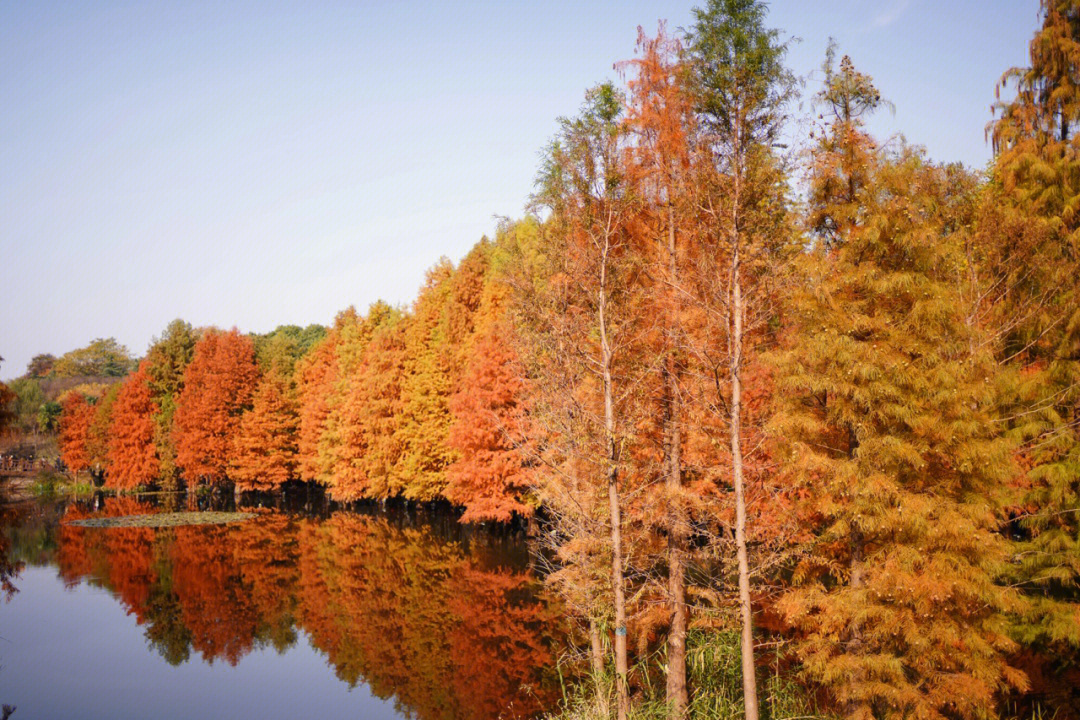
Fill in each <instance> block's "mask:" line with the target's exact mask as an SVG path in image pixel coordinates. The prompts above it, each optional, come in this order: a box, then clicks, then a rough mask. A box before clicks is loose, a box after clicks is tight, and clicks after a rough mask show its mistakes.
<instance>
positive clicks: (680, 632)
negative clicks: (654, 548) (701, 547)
mask: <svg viewBox="0 0 1080 720" xmlns="http://www.w3.org/2000/svg"><path fill="white" fill-rule="evenodd" d="M669 203H670V201H669ZM668 265H669V267H668V275H669V276H670V277H669V282H670V283H671V284H672V285H674V284H675V282H676V281H677V271H678V267H677V264H676V257H675V218H674V211H673V209H672V207H671V205H670V204H669V205H668ZM668 295H669V296H671V295H673V294H672V293H670V292H669V293H668ZM673 302H674V298H673V297H671V302H669V307H668V312H669V313H670V312H671V311H672V310H673V309H674V308H673V307H672V304H673ZM675 326H676V323H675V322H673V321H672V320H671V319H670V318H669V320H668V322H667V333H666V342H667V358H666V360H665V364H664V371H663V372H664V395H665V398H664V400H665V402H664V443H665V445H666V446H667V447H666V448H665V458H666V460H667V473H666V474H667V478H666V480H667V490H668V498H669V500H668V501H669V503H670V510H671V516H670V518H669V525H668V595H669V596H670V598H671V629H670V630H669V631H668V658H667V659H668V669H667V702H668V718H670V720H683V718H685V717H686V707H687V705H688V704H689V702H690V698H689V692H688V690H687V686H686V625H687V609H686V560H685V557H686V542H687V536H688V534H689V533H688V532H687V527H686V518H685V513H684V510H683V507H682V498H681V491H682V457H681V446H682V434H681V429H680V427H679V411H680V405H679V387H678V383H679V377H678V371H679V369H678V365H677V363H676V362H675V357H674V350H675V348H676V346H677V342H676V338H675V332H676V330H675Z"/></svg>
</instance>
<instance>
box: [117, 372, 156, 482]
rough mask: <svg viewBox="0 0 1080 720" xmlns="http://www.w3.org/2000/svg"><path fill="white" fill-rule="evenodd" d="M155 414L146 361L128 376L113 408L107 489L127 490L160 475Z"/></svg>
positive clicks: (153, 479)
mask: <svg viewBox="0 0 1080 720" xmlns="http://www.w3.org/2000/svg"><path fill="white" fill-rule="evenodd" d="M157 412H158V406H157V403H155V402H154V397H153V394H152V392H151V390H150V374H149V372H148V361H143V362H142V363H141V364H140V365H139V369H138V370H137V371H136V372H135V373H133V374H131V375H129V376H128V378H127V380H125V381H124V383H123V384H122V385H121V387H120V391H119V393H118V394H117V396H116V403H115V404H114V405H113V412H112V422H111V424H110V427H109V450H108V454H109V475H108V477H107V478H106V483H105V484H106V485H107V486H108V487H112V488H116V489H118V490H131V489H134V488H136V487H139V486H147V485H150V484H152V483H154V482H155V481H156V480H157V479H158V477H159V474H160V467H159V463H158V458H157V452H156V451H155V448H154V433H155V429H156V423H155V417H156V415H157Z"/></svg>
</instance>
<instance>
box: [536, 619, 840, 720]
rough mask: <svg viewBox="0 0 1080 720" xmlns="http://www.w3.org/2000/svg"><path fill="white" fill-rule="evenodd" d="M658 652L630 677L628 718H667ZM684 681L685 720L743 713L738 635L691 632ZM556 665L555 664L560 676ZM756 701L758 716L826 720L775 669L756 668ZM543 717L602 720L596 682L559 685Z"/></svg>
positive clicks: (607, 683) (724, 719) (609, 684)
mask: <svg viewBox="0 0 1080 720" xmlns="http://www.w3.org/2000/svg"><path fill="white" fill-rule="evenodd" d="M665 664H666V663H665V658H664V655H663V652H662V651H660V652H659V653H657V654H655V655H654V656H652V657H649V658H645V659H643V660H641V661H639V662H638V663H637V665H636V666H635V668H634V671H633V672H632V673H631V676H632V677H633V678H635V679H636V680H637V681H638V687H637V688H636V692H635V693H634V697H633V698H632V701H631V708H630V715H629V717H630V718H631V719H632V720H663V719H664V718H666V717H667V703H666V701H665V699H664V685H663V679H662V678H660V679H659V681H656V680H655V679H654V677H653V674H652V673H650V671H649V670H650V667H656V666H659V667H660V668H661V669H663V667H664V666H665ZM686 666H687V667H686V671H687V676H688V677H687V679H688V681H689V685H690V688H691V693H692V694H691V698H690V705H689V707H688V708H687V714H686V717H687V718H688V720H706V719H707V720H741V718H742V717H743V693H742V670H741V665H740V654H739V636H738V633H735V632H715V631H712V632H706V631H701V630H696V631H691V632H690V633H689V636H688V638H687V658H686ZM561 677H562V669H561V668H560V678H561ZM601 685H602V687H603V688H604V689H605V691H606V694H607V696H608V706H609V708H610V709H611V711H614V708H615V686H614V677H612V676H611V675H610V673H608V674H607V675H605V677H603V678H601ZM758 702H759V703H760V708H759V709H760V713H761V717H762V718H763V720H795V719H796V718H798V719H799V720H811V719H816V718H822V719H824V718H826V717H827V716H826V715H825V714H824V713H822V712H820V710H819V709H818V708H817V707H816V706H815V704H814V702H813V700H812V699H811V698H810V696H809V695H808V693H807V692H806V690H805V689H804V688H803V687H802V686H801V685H799V684H798V683H797V682H795V681H794V680H793V679H792V678H790V677H788V676H786V675H784V674H781V673H780V672H779V671H774V672H772V673H769V672H768V668H759V676H758ZM546 717H547V720H607V719H608V718H609V717H610V714H605V713H603V712H602V711H601V709H600V707H599V702H598V700H597V696H596V682H595V681H594V679H593V678H592V676H585V677H582V678H580V679H578V680H577V681H575V682H574V683H571V684H570V685H569V686H566V685H564V689H563V697H562V701H561V703H560V705H559V707H558V708H556V710H555V711H554V712H552V713H550V714H549V715H547V716H546Z"/></svg>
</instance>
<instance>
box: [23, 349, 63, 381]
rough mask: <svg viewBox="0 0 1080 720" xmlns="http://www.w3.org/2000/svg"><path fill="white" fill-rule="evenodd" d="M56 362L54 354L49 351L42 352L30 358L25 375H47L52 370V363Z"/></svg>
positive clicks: (34, 376) (37, 376) (33, 376)
mask: <svg viewBox="0 0 1080 720" xmlns="http://www.w3.org/2000/svg"><path fill="white" fill-rule="evenodd" d="M55 364H56V356H55V355H50V354H49V353H42V354H39V355H35V356H34V357H32V358H31V359H30V362H29V364H28V365H27V366H26V375H27V377H32V378H39V379H40V378H44V377H48V376H49V375H50V374H51V373H52V370H53V365H55Z"/></svg>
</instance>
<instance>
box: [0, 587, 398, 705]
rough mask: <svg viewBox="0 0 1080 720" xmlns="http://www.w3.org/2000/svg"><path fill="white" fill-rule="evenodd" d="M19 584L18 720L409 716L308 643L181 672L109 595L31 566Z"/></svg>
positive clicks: (12, 662) (7, 615) (11, 612)
mask: <svg viewBox="0 0 1080 720" xmlns="http://www.w3.org/2000/svg"><path fill="white" fill-rule="evenodd" d="M15 583H16V585H17V587H18V588H19V592H18V593H17V594H16V595H15V596H14V597H13V598H12V599H11V601H10V602H8V603H3V604H0V638H2V639H0V702H3V703H6V704H9V705H16V706H18V710H16V712H15V714H14V715H12V720H20V719H23V720H30V719H31V718H34V719H36V720H46V719H48V718H58V719H59V718H85V719H87V720H92V719H93V718H102V719H106V718H107V719H108V720H115V719H116V718H139V717H154V718H238V717H250V718H339V717H359V718H366V719H370V720H380V719H381V718H399V717H402V716H401V715H399V714H398V713H396V712H395V711H394V707H393V700H385V701H384V700H379V699H378V698H375V697H372V695H371V693H370V692H369V690H368V688H367V687H366V686H363V685H359V686H357V687H356V688H355V689H353V690H351V691H350V690H349V687H348V685H346V684H345V683H343V682H341V681H340V680H338V679H337V678H336V677H335V676H334V671H333V669H332V668H331V667H329V666H328V663H327V660H326V658H325V657H324V656H323V655H321V654H320V653H319V652H317V651H316V650H314V649H312V648H311V646H310V644H309V643H308V642H307V639H306V638H305V637H303V636H301V638H300V640H299V641H298V642H297V643H296V644H295V645H293V646H292V647H290V648H289V649H288V650H286V651H285V653H284V654H282V655H278V653H277V651H276V650H274V649H273V648H272V647H263V648H258V647H257V648H255V649H254V650H253V651H252V652H251V653H250V654H247V655H245V656H244V657H243V658H241V659H240V662H239V663H237V665H236V666H235V667H233V666H230V665H229V664H228V663H227V662H224V661H217V662H215V663H213V664H212V665H209V664H207V663H204V662H202V661H201V660H200V659H199V657H198V654H197V653H193V654H192V657H191V659H190V660H189V661H188V662H185V663H183V664H181V665H179V666H176V667H174V666H171V665H169V664H168V663H167V662H166V661H165V659H164V658H162V657H161V655H159V654H158V653H157V652H156V651H155V650H153V649H151V648H149V647H148V643H147V640H146V639H145V638H144V637H143V632H144V630H145V628H144V627H142V626H140V625H138V624H137V623H136V622H135V618H134V617H129V616H128V615H127V613H126V612H125V610H124V607H123V606H122V605H121V604H120V603H118V602H117V601H116V599H115V598H113V597H112V596H111V595H110V594H109V592H108V591H106V590H103V589H100V588H95V587H91V586H89V585H87V584H86V583H85V582H84V583H81V584H80V585H78V586H77V587H75V588H72V589H65V588H64V583H63V581H62V580H60V579H59V578H58V577H57V574H56V569H55V568H52V567H38V568H30V567H28V568H26V569H24V570H23V572H22V573H20V574H19V577H18V578H17V579H16V581H15Z"/></svg>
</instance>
